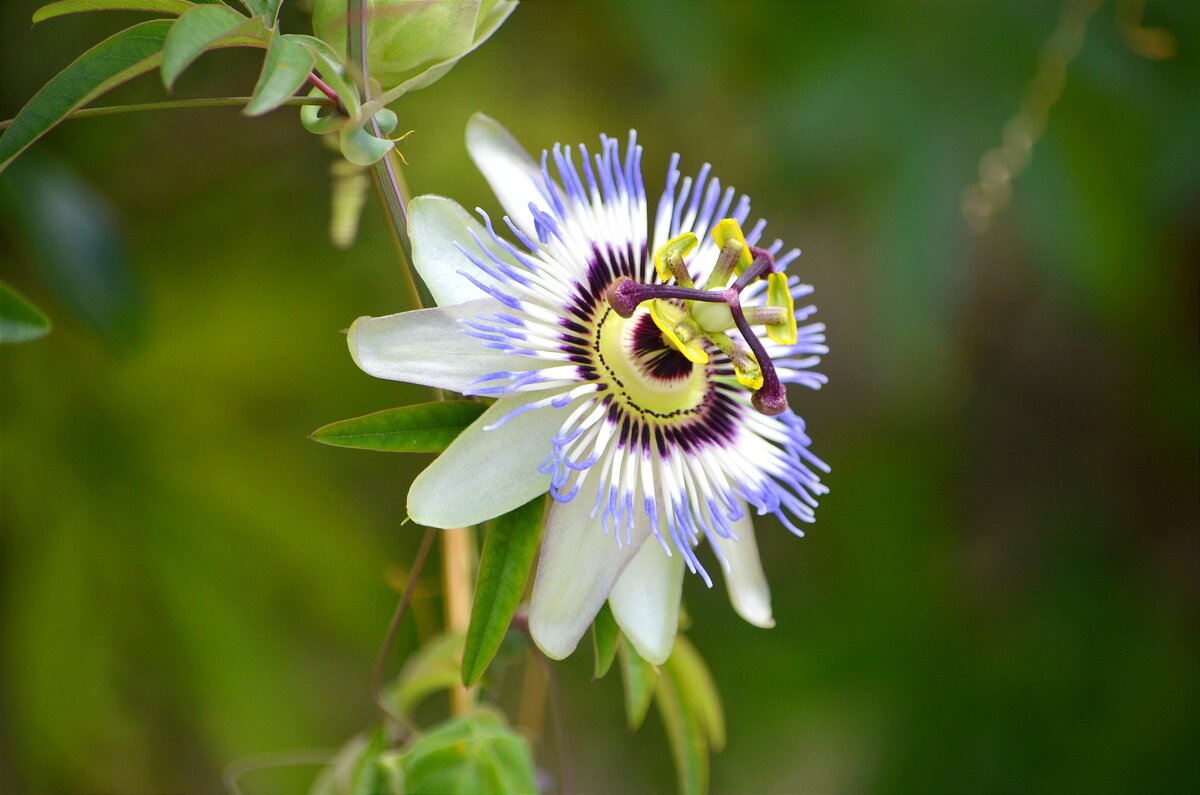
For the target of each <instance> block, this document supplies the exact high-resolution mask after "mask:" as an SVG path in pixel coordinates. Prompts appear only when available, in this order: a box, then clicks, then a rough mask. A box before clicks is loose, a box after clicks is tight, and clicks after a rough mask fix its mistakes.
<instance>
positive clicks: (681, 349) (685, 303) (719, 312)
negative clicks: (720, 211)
mask: <svg viewBox="0 0 1200 795" xmlns="http://www.w3.org/2000/svg"><path fill="white" fill-rule="evenodd" d="M712 236H713V239H714V241H715V242H716V244H717V246H719V247H720V255H719V256H718V258H717V262H716V265H715V267H714V268H713V270H712V272H711V274H710V275H709V277H708V280H707V281H706V283H705V284H704V286H703V287H702V288H698V287H696V285H695V284H693V282H692V276H691V272H690V271H689V270H688V267H687V265H686V264H685V263H684V257H685V256H687V254H688V253H689V252H690V251H691V250H692V249H694V248H695V247H696V245H697V244H698V242H699V241H697V239H696V236H695V235H694V234H692V233H691V232H686V233H684V234H682V235H679V236H678V237H675V238H672V239H671V240H669V241H667V243H666V244H665V245H664V246H663V247H662V248H660V249H659V250H658V251H657V252H655V254H654V267H655V270H656V271H657V272H658V276H659V278H660V279H661V283H659V284H642V283H640V282H635V281H633V280H632V279H630V278H629V277H628V276H620V277H618V278H617V280H616V281H615V282H613V284H612V286H611V287H610V288H609V289H608V292H607V294H606V297H607V298H608V303H609V306H610V307H611V311H612V312H615V313H616V314H617V315H619V316H620V317H623V318H634V317H637V316H638V313H641V312H647V313H648V314H649V317H650V318H651V320H652V322H653V323H654V325H655V326H656V327H657V328H658V329H660V330H661V336H662V339H663V340H664V341H665V343H668V344H669V346H670V347H672V348H674V349H675V350H676V351H677V352H678V353H679V354H680V355H681V356H683V357H684V358H686V359H688V360H690V361H692V362H695V363H696V364H705V363H707V362H708V351H707V349H706V346H705V342H707V343H709V344H711V345H713V346H715V347H716V348H718V349H720V351H721V352H722V353H723V354H725V355H726V356H727V357H729V360H730V362H731V363H732V364H733V369H734V374H735V375H736V377H737V380H738V382H739V383H741V384H742V385H743V386H746V387H749V388H750V389H752V390H754V394H753V395H752V396H751V403H752V404H753V405H754V407H755V408H756V409H757V410H758V411H760V412H762V413H763V414H767V415H776V414H781V413H782V412H784V411H785V410H786V409H787V392H786V391H785V390H784V388H783V384H782V382H780V380H779V376H778V374H777V373H776V372H775V367H774V365H773V364H772V362H771V360H770V358H769V357H768V356H767V352H766V349H765V348H764V347H763V344H762V340H760V339H759V338H758V335H757V334H756V333H754V331H753V330H751V328H750V327H751V325H752V324H759V325H764V326H766V328H767V334H768V336H770V337H771V339H772V340H775V341H776V342H779V343H781V344H785V345H793V344H795V342H796V316H795V311H794V307H793V306H792V296H791V292H790V291H789V290H788V285H787V276H785V275H784V274H783V273H781V272H777V268H776V265H775V258H774V257H772V256H771V253H770V252H769V251H767V250H765V249H761V248H755V247H753V246H750V245H748V244H747V243H746V238H745V237H744V236H743V235H742V230H741V227H740V226H739V224H738V222H737V221H736V220H734V219H733V218H726V219H725V220H723V221H721V222H720V223H718V224H717V225H716V226H715V227H714V228H713V233H712ZM731 278H733V282H732V284H731V283H730V279H731ZM760 278H762V279H766V280H767V284H768V287H767V296H768V300H767V305H766V306H763V307H748V308H743V307H742V303H741V293H742V291H743V290H744V289H746V287H747V286H749V285H750V284H751V283H752V282H753V281H755V280H756V279H760ZM668 281H673V282H674V283H673V284H668V283H667V282H668ZM733 328H736V329H737V331H738V333H739V334H740V335H741V336H742V338H743V340H744V341H745V342H746V344H747V345H748V346H749V347H750V350H749V351H747V350H745V349H743V348H742V347H741V346H740V345H738V344H737V342H735V341H734V340H733V339H732V338H731V337H730V336H729V335H728V334H726V333H725V332H726V331H727V330H730V329H733Z"/></svg>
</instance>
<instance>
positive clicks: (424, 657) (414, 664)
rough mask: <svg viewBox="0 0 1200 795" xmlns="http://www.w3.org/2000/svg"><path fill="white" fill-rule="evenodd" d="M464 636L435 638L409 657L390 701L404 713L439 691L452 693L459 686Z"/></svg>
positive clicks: (390, 693) (393, 688)
mask: <svg viewBox="0 0 1200 795" xmlns="http://www.w3.org/2000/svg"><path fill="white" fill-rule="evenodd" d="M462 656H463V636H462V635H459V634H447V635H442V636H440V637H438V638H434V639H433V640H431V641H430V642H428V643H426V644H425V645H424V646H422V647H421V648H420V650H418V651H417V652H415V653H414V654H413V655H412V656H411V657H409V658H408V662H407V663H405V665H404V668H403V669H402V670H401V671H400V675H399V676H397V677H396V682H395V684H394V685H393V686H392V687H391V689H390V690H389V694H388V697H387V698H388V701H389V703H391V704H394V705H395V707H396V709H397V710H399V711H400V712H402V713H408V712H412V710H413V708H414V707H416V706H417V705H418V704H420V703H421V702H422V701H424V700H425V698H426V697H428V696H431V695H433V694H434V693H436V692H438V691H439V690H449V689H450V688H452V687H454V686H455V685H457V684H458V676H459V674H458V671H459V668H460V666H461V664H462V662H461V661H462Z"/></svg>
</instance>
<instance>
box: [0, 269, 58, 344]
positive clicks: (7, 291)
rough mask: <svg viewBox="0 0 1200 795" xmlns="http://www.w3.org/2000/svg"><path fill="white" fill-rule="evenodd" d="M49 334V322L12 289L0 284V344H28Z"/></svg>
mask: <svg viewBox="0 0 1200 795" xmlns="http://www.w3.org/2000/svg"><path fill="white" fill-rule="evenodd" d="M49 333H50V321H49V319H47V318H46V316H45V315H44V314H42V311H41V310H40V309H38V308H37V307H36V306H34V305H33V304H31V303H29V301H27V300H26V299H25V297H24V296H22V295H21V294H20V293H18V292H17V291H16V290H14V289H13V288H11V287H9V286H8V285H7V284H5V283H4V282H0V342H28V341H29V340H36V339H37V338H38V337H44V336H46V335H47V334H49Z"/></svg>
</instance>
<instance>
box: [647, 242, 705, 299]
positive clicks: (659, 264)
mask: <svg viewBox="0 0 1200 795" xmlns="http://www.w3.org/2000/svg"><path fill="white" fill-rule="evenodd" d="M699 242H700V241H699V240H697V239H696V236H695V235H694V234H692V233H691V232H684V233H683V234H682V235H679V236H678V237H673V238H671V239H670V240H668V241H667V242H666V243H665V244H664V245H663V247H662V248H660V249H659V250H658V251H656V252H654V269H655V270H656V271H658V278H659V279H661V280H662V282H663V284H666V283H667V282H669V281H670V280H671V277H675V281H676V282H678V283H679V285H680V286H681V287H691V286H692V279H691V277H690V276H688V275H687V269H686V268H683V269H682V273H681V274H680V273H676V271H675V270H674V269H672V268H671V265H670V260H671V259H672V255H677V256H678V258H679V262H680V263H682V262H683V258H684V257H686V256H687V255H688V254H689V253H691V250H692V249H694V248H695V247H696V245H697V244H698V243H699ZM680 276H682V277H683V278H679V277H680ZM685 282H686V284H685Z"/></svg>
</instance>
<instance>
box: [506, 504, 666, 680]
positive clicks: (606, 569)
mask: <svg viewBox="0 0 1200 795" xmlns="http://www.w3.org/2000/svg"><path fill="white" fill-rule="evenodd" d="M593 503H594V496H589V495H588V494H587V492H582V493H580V494H579V495H578V496H576V497H575V499H573V500H571V501H570V502H567V503H560V502H556V503H554V505H553V506H551V508H550V516H549V517H548V518H547V520H546V531H545V534H544V535H543V536H542V556H541V559H540V560H539V561H538V568H537V578H536V579H535V580H534V583H533V601H532V603H531V604H530V607H529V633H530V634H531V635H532V636H533V642H534V643H536V644H537V646H538V648H539V649H541V650H542V651H543V652H545V654H546V656H547V657H550V658H552V659H555V660H561V659H563V658H564V657H566V656H567V655H568V654H570V653H571V652H573V651H574V650H575V646H576V645H578V644H579V639H580V638H581V637H583V633H584V632H586V631H587V628H588V627H589V626H590V625H591V623H592V619H594V618H595V617H596V613H597V612H599V610H600V606H601V605H603V604H604V600H605V599H606V598H608V594H609V592H610V591H611V590H612V587H613V583H615V582H616V581H617V577H619V576H620V574H621V572H622V571H623V570H624V569H625V567H626V565H627V564H628V563H629V561H630V559H631V558H633V556H634V554H635V553H636V552H637V550H638V548H639V547H640V546H642V542H643V541H645V539H646V536H647V535H648V534H649V532H650V529H649V527H648V524H647V523H646V522H645V521H643V522H639V523H638V524H637V525H635V526H634V528H633V531H632V535H631V542H630V543H628V544H626V543H622V545H621V546H618V545H617V542H616V539H614V538H613V535H612V533H605V532H604V528H602V527H601V526H600V520H599V518H598V517H597V518H595V519H593V518H591V516H589V514H590V513H591V510H592V505H593ZM624 540H625V539H624V535H623V534H622V538H621V541H622V542H624Z"/></svg>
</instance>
